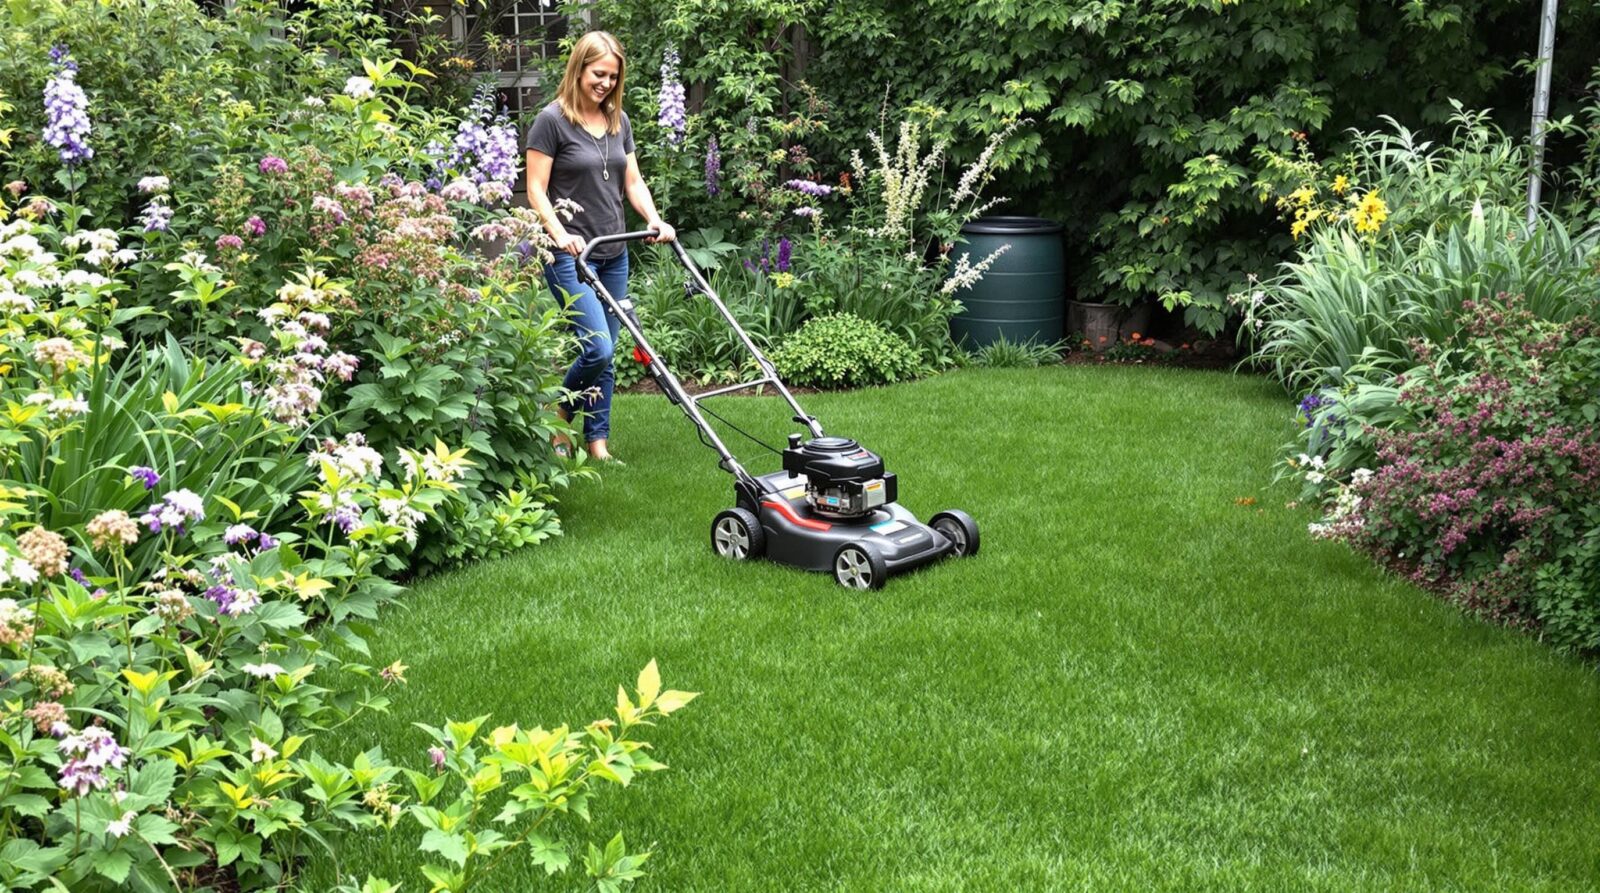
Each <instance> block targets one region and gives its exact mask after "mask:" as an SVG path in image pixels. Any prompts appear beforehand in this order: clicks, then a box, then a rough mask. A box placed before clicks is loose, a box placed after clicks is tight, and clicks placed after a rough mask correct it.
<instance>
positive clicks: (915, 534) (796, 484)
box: [755, 465, 955, 573]
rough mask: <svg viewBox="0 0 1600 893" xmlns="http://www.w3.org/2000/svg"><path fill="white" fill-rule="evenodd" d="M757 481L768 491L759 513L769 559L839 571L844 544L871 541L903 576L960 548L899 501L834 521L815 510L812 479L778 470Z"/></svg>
mask: <svg viewBox="0 0 1600 893" xmlns="http://www.w3.org/2000/svg"><path fill="white" fill-rule="evenodd" d="M879 467H880V468H881V467H882V466H881V465H880V466H879ZM890 478H891V479H892V478H893V475H890ZM756 480H757V481H759V482H760V484H761V486H762V489H763V490H764V491H765V492H764V493H763V494H762V496H761V501H760V505H759V506H757V509H756V512H755V514H756V517H757V518H759V519H761V527H762V529H763V530H765V531H766V535H767V551H766V557H767V558H768V559H770V560H772V561H776V562H779V563H781V564H789V565H793V566H795V567H799V568H804V569H806V570H809V571H822V572H824V573H826V572H828V571H831V570H833V564H834V557H835V556H836V555H837V554H838V551H839V547H840V546H843V545H845V544H846V543H867V544H869V545H871V546H873V547H874V548H876V549H877V551H878V554H879V555H881V556H882V557H883V561H884V564H886V565H887V566H888V569H889V572H890V573H899V572H901V571H908V570H911V569H912V568H915V567H920V566H921V565H924V564H928V563H929V562H933V561H937V560H939V559H940V558H944V557H945V556H947V555H949V554H950V553H951V552H952V551H953V550H954V549H955V544H954V543H952V542H950V540H948V539H946V538H945V537H944V536H942V535H941V534H940V533H939V532H938V531H936V530H934V529H933V528H931V527H929V526H928V525H926V524H924V523H922V522H921V521H918V520H917V517H916V516H915V515H913V514H912V513H911V512H910V510H908V509H906V508H905V507H904V506H902V505H900V504H899V503H897V502H888V503H885V504H884V505H882V506H879V507H877V508H875V509H873V510H872V511H870V512H868V513H867V514H866V515H863V516H861V517H859V518H836V517H829V516H826V515H823V514H820V513H818V512H816V511H815V510H813V509H812V507H811V503H810V501H809V500H808V499H807V498H806V478H804V477H801V476H796V475H793V474H790V473H789V472H787V471H776V472H773V473H772V474H768V475H762V476H761V477H759V478H757V479H756Z"/></svg>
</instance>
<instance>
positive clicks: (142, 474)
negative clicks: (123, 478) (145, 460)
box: [128, 465, 161, 490]
mask: <svg viewBox="0 0 1600 893" xmlns="http://www.w3.org/2000/svg"><path fill="white" fill-rule="evenodd" d="M128 477H130V478H133V479H134V480H136V481H138V482H139V483H141V484H144V488H145V489H146V490H154V489H155V488H156V484H159V483H161V475H160V473H159V472H157V471H156V470H155V469H154V468H151V467H150V466H148V465H135V466H133V467H132V468H129V469H128Z"/></svg>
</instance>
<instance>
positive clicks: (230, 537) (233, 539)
mask: <svg viewBox="0 0 1600 893" xmlns="http://www.w3.org/2000/svg"><path fill="white" fill-rule="evenodd" d="M257 536H259V534H257V533H256V529H255V528H254V527H251V526H250V525H249V524H234V525H232V526H231V527H229V528H228V529H227V531H226V532H224V533H223V534H222V541H223V542H225V543H227V544H228V545H230V546H237V545H239V544H240V543H248V542H250V541H251V540H253V539H255V538H256V537H257Z"/></svg>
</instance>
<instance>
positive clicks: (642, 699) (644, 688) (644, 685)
mask: <svg viewBox="0 0 1600 893" xmlns="http://www.w3.org/2000/svg"><path fill="white" fill-rule="evenodd" d="M658 694H661V671H660V670H658V669H656V662H655V658H651V659H650V663H648V664H645V667H644V669H643V670H640V671H639V709H640V710H648V709H649V708H650V705H651V704H653V703H655V700H656V695H658Z"/></svg>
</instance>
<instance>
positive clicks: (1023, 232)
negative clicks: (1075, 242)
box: [961, 216, 1061, 236]
mask: <svg viewBox="0 0 1600 893" xmlns="http://www.w3.org/2000/svg"><path fill="white" fill-rule="evenodd" d="M961 231H962V232H964V233H973V234H975V235H984V236H1048V235H1052V234H1055V233H1059V232H1061V224H1059V223H1057V222H1055V221H1054V220H1046V219H1044V218H1043V217H1010V216H997V217H979V218H978V219H977V220H974V221H972V222H971V223H968V224H967V225H965V226H963V227H961Z"/></svg>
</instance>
